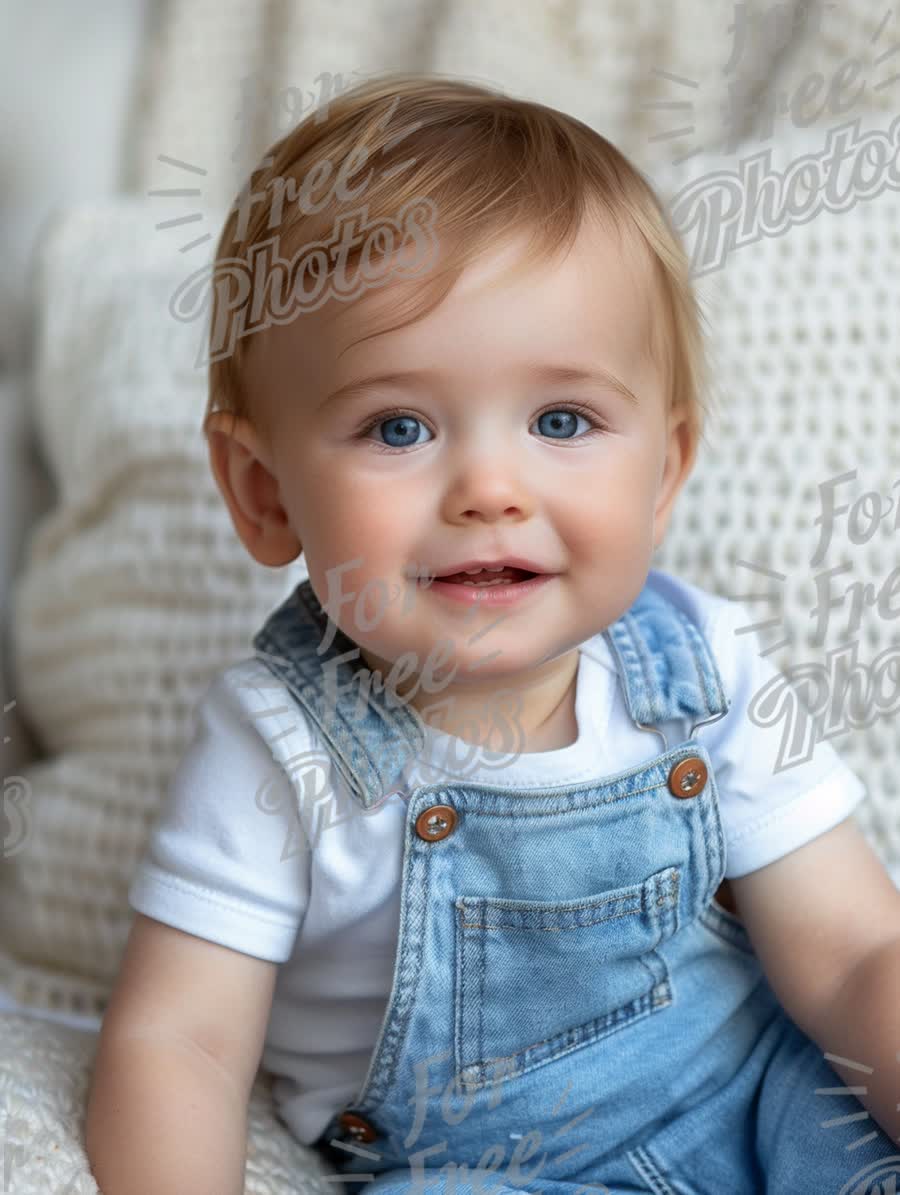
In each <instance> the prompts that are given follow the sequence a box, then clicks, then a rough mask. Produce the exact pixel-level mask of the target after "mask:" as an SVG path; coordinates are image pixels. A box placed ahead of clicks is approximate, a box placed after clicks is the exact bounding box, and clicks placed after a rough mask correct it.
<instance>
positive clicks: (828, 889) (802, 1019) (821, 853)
mask: <svg viewBox="0 0 900 1195" xmlns="http://www.w3.org/2000/svg"><path fill="white" fill-rule="evenodd" d="M731 885H732V891H733V893H734V899H735V903H736V904H737V911H738V915H739V916H740V917H741V918H743V920H744V921H745V923H746V926H747V931H748V933H749V934H750V938H751V940H752V942H753V946H754V948H755V950H756V953H757V955H758V956H759V960H760V963H761V964H762V967H763V970H764V971H765V973H766V977H767V979H768V980H769V983H770V985H771V987H772V990H773V991H774V993H775V995H776V996H777V998H778V1000H779V1001H780V1002H781V1004H782V1006H783V1007H784V1008H785V1010H786V1011H787V1013H788V1015H789V1016H790V1017H791V1019H792V1020H793V1021H794V1023H795V1024H796V1025H798V1026H799V1027H800V1029H801V1030H803V1032H804V1033H805V1034H806V1035H807V1036H808V1037H810V1038H812V1040H813V1041H814V1042H816V1044H817V1045H818V1046H819V1047H820V1048H821V1050H822V1052H823V1054H827V1055H828V1056H829V1057H828V1061H829V1064H830V1065H831V1067H832V1069H833V1070H835V1071H836V1072H837V1074H838V1075H839V1076H840V1078H841V1079H843V1080H844V1081H845V1082H846V1083H847V1084H848V1085H853V1086H854V1087H855V1088H856V1089H858V1088H859V1085H860V1071H859V1069H858V1067H857V1068H856V1069H854V1068H853V1067H852V1066H845V1065H844V1064H843V1063H841V1062H840V1061H839V1059H849V1060H850V1062H851V1063H857V1064H861V1065H863V1066H865V1067H868V1068H872V1073H871V1074H867V1076H866V1081H865V1085H864V1088H863V1093H862V1094H860V1096H859V1098H860V1101H861V1103H863V1104H865V1106H866V1108H867V1109H868V1110H869V1112H871V1114H872V1116H874V1118H875V1120H877V1121H878V1123H879V1125H880V1126H881V1127H882V1128H883V1129H884V1130H885V1132H886V1133H888V1135H889V1136H891V1137H893V1138H894V1139H898V1134H900V1114H898V1104H897V1091H896V1080H895V1075H896V1068H897V1062H896V1051H897V1044H898V1027H900V1019H898V1016H897V1006H898V1001H900V892H898V890H897V887H896V885H895V884H894V882H893V880H892V879H891V877H890V875H889V874H888V872H887V871H886V870H885V868H884V865H883V864H882V862H881V860H880V859H879V857H878V856H877V855H876V854H875V852H874V851H873V850H872V848H871V847H870V846H869V844H868V843H867V841H866V839H865V837H864V836H863V834H862V832H861V831H860V829H859V827H858V826H857V825H856V823H855V821H854V820H853V818H852V817H850V818H846V819H845V820H844V821H842V822H840V823H839V824H838V825H837V826H835V827H834V828H833V829H831V830H829V831H827V832H826V833H824V834H821V835H819V837H817V838H814V839H813V840H812V841H810V842H807V843H806V844H805V845H803V846H801V847H800V848H799V849H797V850H794V851H791V852H790V853H789V854H787V855H784V856H783V857H782V858H780V859H777V860H776V861H775V862H774V863H770V864H768V865H767V866H766V867H762V868H760V869H759V870H757V871H753V872H750V873H749V874H747V875H743V876H739V877H735V878H733V879H732V880H731Z"/></svg>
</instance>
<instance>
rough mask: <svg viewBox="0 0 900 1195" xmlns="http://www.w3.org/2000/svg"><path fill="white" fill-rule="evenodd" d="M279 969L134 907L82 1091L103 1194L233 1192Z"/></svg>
mask: <svg viewBox="0 0 900 1195" xmlns="http://www.w3.org/2000/svg"><path fill="white" fill-rule="evenodd" d="M277 970H278V965H277V964H276V963H273V962H267V961H265V960H263V959H258V958H254V957H252V956H250V955H248V954H242V953H240V952H238V951H235V950H230V949H228V948H226V947H224V946H219V945H217V944H215V943H213V942H209V941H206V940H205V939H203V938H199V937H195V936H194V935H192V934H187V933H183V932H182V931H181V930H178V929H174V928H173V927H171V926H168V925H164V924H162V923H161V922H159V921H156V920H154V919H153V918H151V917H146V916H144V915H142V914H140V913H138V914H136V917H135V921H134V924H133V926H132V929H131V934H130V937H129V940H128V945H127V948H126V951H125V956H124V959H123V962H122V967H121V970H120V973H119V977H118V980H117V982H116V986H115V989H114V991H113V993H112V997H111V999H110V1003H109V1006H108V1008H107V1010H106V1014H105V1016H104V1018H103V1026H102V1030H101V1033H100V1040H99V1043H98V1048H97V1054H96V1057H95V1060H94V1068H93V1073H92V1077H91V1088H90V1093H89V1097H88V1109H87V1120H86V1132H85V1146H86V1149H87V1154H88V1160H89V1162H90V1166H91V1170H92V1171H93V1174H94V1178H95V1179H96V1180H97V1183H98V1184H99V1186H100V1188H101V1190H102V1192H103V1195H241V1193H242V1192H243V1190H244V1167H245V1163H246V1147H247V1104H248V1101H249V1095H250V1089H251V1087H252V1085H253V1081H254V1079H255V1077H256V1073H257V1069H258V1066H259V1061H260V1058H261V1056H262V1050H263V1045H264V1040H265V1033H266V1026H267V1023H268V1018H269V1012H270V1009H271V1005H272V995H273V991H274V987H275V978H276V975H277Z"/></svg>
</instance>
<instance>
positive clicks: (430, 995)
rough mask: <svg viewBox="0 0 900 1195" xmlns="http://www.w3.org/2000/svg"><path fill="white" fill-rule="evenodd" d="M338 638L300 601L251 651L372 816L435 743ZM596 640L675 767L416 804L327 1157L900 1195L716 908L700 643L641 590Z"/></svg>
mask: <svg viewBox="0 0 900 1195" xmlns="http://www.w3.org/2000/svg"><path fill="white" fill-rule="evenodd" d="M327 625H328V621H327V618H326V615H325V613H324V612H323V610H322V608H321V606H320V604H319V602H318V601H317V599H316V597H315V594H314V593H313V590H312V587H311V586H310V584H309V582H308V580H307V581H303V582H301V583H300V585H298V587H297V588H296V590H295V591H294V592H293V593H292V594H291V596H290V597H289V598H288V599H287V600H286V601H285V602H284V603H283V604H282V605H281V606H280V607H279V608H278V609H277V610H276V611H274V612H273V614H272V615H271V616H270V617H269V618H268V620H267V621H266V623H265V625H264V626H263V628H262V629H261V630H260V631H259V633H258V634H257V635H256V637H255V638H254V641H253V643H254V647H255V648H256V649H257V654H258V656H259V658H260V659H262V661H263V662H264V663H265V664H266V666H267V667H268V668H269V669H270V670H271V671H272V672H273V673H274V674H275V675H276V676H277V677H279V678H280V679H281V680H282V681H283V682H284V683H285V684H286V685H287V686H288V687H289V689H290V690H291V692H292V694H293V696H294V698H295V699H296V700H297V701H298V702H299V703H300V706H301V707H302V709H303V710H304V711H305V713H306V715H307V716H308V717H309V718H310V719H312V722H313V724H314V725H316V726H317V727H318V729H319V731H320V733H321V734H322V736H323V741H324V743H325V744H326V745H327V747H328V749H329V752H330V754H331V756H332V758H333V761H334V764H335V766H336V768H337V769H338V770H339V772H340V774H341V775H342V776H343V778H344V779H345V780H346V782H347V784H348V785H349V787H350V790H351V792H352V794H353V798H354V801H355V802H358V806H359V816H365V815H366V813H367V812H369V813H372V812H374V810H375V809H376V808H377V805H378V804H379V803H380V802H381V800H382V799H383V798H384V796H385V794H386V793H389V792H390V791H391V790H394V789H397V786H398V782H400V781H401V779H402V776H403V772H404V767H405V765H406V764H408V763H409V761H410V758H411V756H415V753H417V752H419V751H420V750H421V749H422V747H423V736H422V729H421V724H420V723H419V721H418V720H417V718H416V717H414V716H413V715H412V714H411V713H410V711H409V709H408V708H406V707H405V706H404V705H403V704H402V703H400V702H398V701H397V700H396V699H394V700H393V701H391V700H390V698H389V695H388V693H386V692H384V691H381V692H378V691H377V690H376V689H374V688H373V690H372V691H371V693H370V695H369V696H368V697H367V698H364V699H363V700H362V701H360V699H359V697H358V690H357V688H356V687H354V685H353V683H352V678H353V677H354V674H355V673H356V672H357V670H358V669H360V668H363V669H364V668H365V664H364V661H363V660H362V658H361V656H360V655H359V653H358V650H357V649H356V645H355V644H354V643H352V641H351V640H350V639H349V638H348V637H347V636H345V635H344V634H343V633H342V632H341V631H340V630H339V629H338V628H336V627H335V626H334V624H333V623H332V624H330V630H331V633H332V634H333V636H334V637H333V640H331V641H330V643H329V645H328V646H327V648H325V649H324V650H321V651H320V650H318V649H319V648H320V645H323V644H325V643H328V638H329V637H328V636H326V626H327ZM604 634H605V635H606V636H607V639H608V641H609V643H610V646H611V648H612V654H613V657H614V659H615V661H616V665H617V669H618V675H619V679H620V682H621V684H622V686H623V691H624V696H625V699H626V703H627V707H628V711H629V713H630V715H631V717H632V719H633V721H634V722H635V724H636V725H637V726H639V727H640V728H641V729H644V730H647V731H648V733H649V734H657V735H658V736H659V737H660V738H661V739H662V742H663V744H664V750H663V753H662V754H653V755H652V756H651V757H650V758H649V759H648V760H647V762H645V763H643V764H640V765H639V766H637V767H631V768H628V769H627V770H625V771H623V772H617V773H614V774H612V775H608V776H598V777H596V778H595V779H593V780H591V781H589V782H585V781H582V782H579V783H577V784H567V785H560V786H558V787H549V788H538V789H530V790H524V791H521V790H514V791H511V790H509V789H503V788H500V787H496V786H492V785H487V784H482V783H472V782H470V783H467V782H465V780H461V781H456V780H454V779H453V778H452V777H448V778H447V782H446V783H438V784H429V785H427V786H423V787H419V788H415V789H414V790H413V791H412V792H410V793H409V796H408V802H407V814H406V822H405V838H404V846H403V872H402V890H401V910H400V924H399V941H398V947H397V953H396V960H395V966H394V974H393V983H392V989H391V994H390V998H389V1001H388V1005H387V1008H386V1012H385V1016H384V1019H383V1022H382V1025H381V1030H380V1033H379V1036H378V1040H377V1043H376V1045H375V1048H374V1051H373V1054H372V1057H371V1059H370V1063H369V1068H368V1073H367V1075H366V1078H365V1080H364V1082H363V1084H362V1086H361V1088H360V1090H359V1091H358V1093H357V1094H356V1097H355V1099H354V1100H353V1101H352V1103H351V1104H349V1105H347V1106H346V1107H345V1108H344V1109H341V1110H340V1111H339V1112H338V1113H337V1114H336V1115H335V1117H334V1118H333V1119H332V1121H331V1123H330V1124H329V1125H328V1126H327V1128H326V1130H325V1132H324V1133H323V1134H322V1136H321V1137H320V1138H319V1140H318V1141H317V1142H316V1143H315V1144H316V1147H317V1148H318V1149H320V1150H321V1151H322V1154H323V1156H324V1157H325V1158H326V1159H327V1160H328V1161H329V1162H331V1163H332V1164H333V1165H334V1166H335V1168H336V1169H338V1170H340V1171H341V1172H342V1181H343V1182H344V1183H346V1189H347V1190H348V1191H350V1192H352V1193H353V1195H355V1193H356V1192H359V1191H361V1190H365V1192H366V1195H368V1193H369V1192H372V1193H373V1195H386V1193H388V1192H407V1193H408V1192H412V1191H421V1192H438V1191H441V1192H453V1191H456V1192H475V1191H485V1192H488V1191H494V1192H498V1193H501V1195H502V1193H503V1192H510V1191H547V1192H560V1193H562V1192H565V1193H567V1195H575V1193H576V1192H588V1191H599V1192H613V1193H614V1195H624V1193H625V1192H648V1191H649V1192H654V1193H655V1195H760V1193H761V1192H775V1193H776V1195H782V1193H784V1195H788V1193H790V1195H841V1193H846V1195H849V1192H851V1191H854V1192H858V1193H859V1195H862V1193H863V1192H866V1193H868V1192H876V1191H880V1190H884V1191H887V1190H894V1189H895V1188H894V1187H893V1186H890V1185H889V1184H890V1182H891V1179H890V1177H889V1176H896V1175H898V1174H900V1156H898V1155H900V1149H898V1148H897V1147H896V1146H894V1145H893V1144H892V1142H891V1140H890V1138H889V1137H888V1136H887V1135H886V1134H885V1133H883V1132H882V1131H881V1129H880V1128H879V1127H878V1126H877V1124H876V1122H875V1121H874V1120H873V1119H872V1118H871V1117H870V1116H869V1115H868V1114H867V1113H866V1110H865V1108H864V1106H863V1105H862V1104H861V1103H860V1102H859V1101H858V1100H857V1099H856V1097H855V1096H854V1095H853V1094H847V1093H846V1092H842V1090H841V1088H842V1080H841V1079H840V1077H839V1076H838V1074H837V1072H836V1071H834V1070H833V1069H832V1068H831V1067H830V1066H829V1065H828V1063H827V1061H826V1060H825V1058H824V1056H823V1054H822V1051H821V1050H820V1049H819V1047H818V1046H817V1045H816V1044H815V1043H814V1042H812V1041H811V1040H810V1039H809V1038H807V1037H806V1036H805V1035H804V1034H803V1033H801V1031H800V1030H799V1029H798V1028H797V1027H796V1025H795V1024H794V1023H793V1022H792V1021H791V1020H790V1019H789V1017H788V1016H787V1015H786V1013H785V1012H784V1011H783V1010H782V1008H781V1006H780V1005H779V1004H778V1002H777V1000H776V998H775V996H774V994H773V992H772V989H771V988H770V986H769V984H768V982H767V981H766V978H765V975H764V974H763V972H762V969H761V967H760V964H759V962H758V960H757V957H756V955H755V953H754V951H753V948H752V945H751V943H750V939H749V935H748V934H747V931H746V929H745V927H744V925H743V923H742V922H741V921H740V920H739V919H738V918H737V917H736V916H734V915H732V914H731V913H729V912H728V911H726V910H725V909H724V908H723V907H722V906H720V905H719V904H718V903H717V902H715V901H714V896H715V893H716V890H717V889H718V887H719V885H720V883H721V882H722V879H723V875H724V867H725V853H724V839H723V835H722V826H721V821H720V817H719V811H718V798H717V792H716V782H715V777H714V775H713V770H712V764H711V762H710V758H709V756H708V755H707V753H706V750H705V748H704V747H703V745H702V743H701V742H700V741H698V739H697V738H695V737H694V731H695V730H696V729H697V727H698V726H700V725H702V724H703V723H704V722H709V721H713V720H715V719H716V718H718V717H721V716H723V715H724V714H725V713H726V712H727V710H728V707H729V698H728V696H727V695H726V694H725V693H724V692H723V689H722V684H721V678H720V676H719V672H718V669H717V667H716V663H715V661H714V659H713V658H712V656H711V654H710V651H709V647H708V645H707V643H706V641H705V639H704V638H703V636H702V635H701V634H700V633H699V631H698V628H697V627H696V626H695V624H694V623H693V622H691V621H690V620H689V619H688V618H687V616H686V615H685V614H683V613H682V612H681V611H680V610H678V609H677V608H676V607H675V606H674V604H673V603H672V602H671V601H670V600H669V599H668V598H666V597H664V596H662V595H661V594H660V593H659V591H658V590H656V589H654V588H652V587H651V586H650V585H647V584H645V586H644V589H643V590H642V592H641V593H640V595H639V596H638V598H637V599H636V600H635V602H634V603H633V605H632V606H631V608H630V609H629V610H628V611H627V612H626V613H625V614H623V615H622V617H621V618H620V619H619V620H618V621H617V622H615V623H614V624H613V625H612V626H610V627H609V628H608V629H607V630H606V631H605V632H604ZM342 657H343V658H342ZM326 662H327V663H328V669H327V673H328V676H329V677H330V679H329V680H328V681H327V683H326V679H325V675H326V668H325V664H326ZM660 727H666V728H667V729H668V731H669V733H672V732H673V728H674V732H675V733H674V740H675V741H674V743H672V744H671V745H667V743H666V736H665V735H664V732H663V731H662V730H661V729H660ZM858 1061H859V1062H861V1063H864V1062H866V1061H868V1062H869V1063H870V1064H871V1063H872V1061H873V1060H871V1059H869V1060H863V1059H860V1060H858ZM895 1065H896V1064H895ZM858 1082H859V1083H864V1082H865V1075H864V1071H862V1070H861V1071H860V1079H859V1080H858ZM898 1096H900V1088H898ZM892 1159H893V1160H892ZM879 1181H881V1182H882V1183H884V1184H886V1185H884V1186H883V1187H882V1186H879V1185H878V1183H879ZM364 1184H368V1185H365V1186H364ZM338 1185H339V1184H338V1182H335V1188H336V1189H337V1187H338Z"/></svg>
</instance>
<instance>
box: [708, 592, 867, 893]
mask: <svg viewBox="0 0 900 1195" xmlns="http://www.w3.org/2000/svg"><path fill="white" fill-rule="evenodd" d="M758 621H759V617H758V615H757V616H754V615H753V614H752V613H751V611H750V610H749V609H748V607H747V606H746V605H745V604H744V603H742V602H729V601H722V602H721V603H717V604H716V606H715V607H714V608H713V610H712V612H711V614H710V616H709V620H708V623H707V626H706V628H705V633H706V635H707V639H708V641H709V643H710V646H711V647H712V650H713V652H714V654H715V658H716V662H717V664H718V665H719V670H720V673H721V675H722V682H723V684H724V686H725V691H726V693H727V694H728V695H729V697H730V698H731V706H730V708H729V711H728V713H727V714H726V715H725V717H723V718H720V719H719V720H718V721H716V722H713V723H710V725H709V726H708V727H706V728H705V729H700V730H698V732H697V733H698V741H700V742H702V743H703V744H704V746H706V748H707V750H708V752H709V756H710V760H711V762H712V764H713V769H714V775H715V781H716V788H717V791H718V795H719V812H720V816H721V820H722V830H723V833H724V836H725V855H726V862H725V876H726V878H734V877H737V876H742V875H746V874H747V873H748V872H751V871H756V870H757V869H758V868H760V867H765V866H766V864H767V863H772V862H774V861H775V860H776V859H779V858H781V856H782V855H787V854H789V853H790V852H791V851H794V850H796V849H797V848H798V847H800V846H803V845H804V844H805V843H807V842H809V841H810V840H811V839H813V838H817V837H818V836H819V835H820V834H824V833H825V832H826V831H827V830H830V829H832V828H833V827H834V826H836V825H837V824H838V823H839V822H841V821H843V820H844V819H845V818H846V817H848V816H849V815H850V814H851V813H852V812H853V810H854V809H855V808H856V806H857V805H858V804H859V803H860V801H862V800H863V798H864V797H865V795H866V789H865V786H864V784H863V783H862V781H861V780H860V778H859V777H858V776H857V775H856V773H855V772H853V771H852V769H851V768H850V767H849V766H848V765H847V764H846V763H845V762H844V761H843V760H842V759H841V757H840V755H839V754H838V752H837V750H836V749H835V747H834V746H833V744H832V742H831V740H829V739H819V740H818V741H816V730H815V727H814V724H813V719H812V718H811V717H810V715H809V707H808V705H807V704H806V701H805V699H804V691H803V690H804V688H805V686H803V685H802V683H801V684H800V685H799V686H798V685H797V684H796V683H795V680H794V679H793V678H792V677H791V676H790V675H785V674H782V673H781V672H779V671H778V670H777V669H776V668H775V666H774V665H773V664H772V662H771V660H770V659H769V658H768V657H767V656H765V655H762V654H760V653H761V652H764V651H765V646H764V644H763V643H762V642H761V641H760V638H759V636H758V634H757V632H756V631H755V630H752V629H749V628H752V627H753V625H754V623H756V622H758Z"/></svg>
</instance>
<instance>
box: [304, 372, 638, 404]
mask: <svg viewBox="0 0 900 1195" xmlns="http://www.w3.org/2000/svg"><path fill="white" fill-rule="evenodd" d="M526 370H527V372H528V374H529V377H530V378H531V379H532V380H533V381H535V382H538V383H542V384H544V385H552V384H553V383H559V382H599V383H601V384H602V385H604V386H608V387H609V388H610V389H612V390H616V391H618V392H619V393H620V394H621V395H622V397H623V398H626V399H627V400H628V401H629V402H631V403H634V404H635V405H639V399H638V398H637V396H636V395H635V394H634V393H633V392H632V391H631V390H629V389H628V387H627V386H626V385H625V383H624V382H623V381H621V379H620V378H617V377H616V375H615V374H614V373H611V372H610V370H608V369H603V368H601V367H599V366H595V367H593V368H591V369H579V368H577V367H575V366H571V365H529V366H527V367H526ZM433 377H434V374H433V372H432V371H430V370H427V369H411V370H407V371H406V372H400V373H397V372H395V373H385V374H378V375H375V376H372V377H368V378H359V379H358V380H357V381H355V382H348V383H347V385H346V386H340V387H338V389H337V390H333V391H332V392H331V393H330V394H329V395H327V397H326V398H324V399H323V400H322V403H321V404H320V406H325V404H326V403H330V402H332V401H334V400H336V399H349V398H356V397H358V396H360V395H362V394H366V393H368V392H369V391H370V390H374V389H375V388H376V387H378V386H397V387H400V388H412V387H413V386H416V385H419V384H421V383H423V382H428V381H430V380H431V379H432V378H433Z"/></svg>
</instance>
